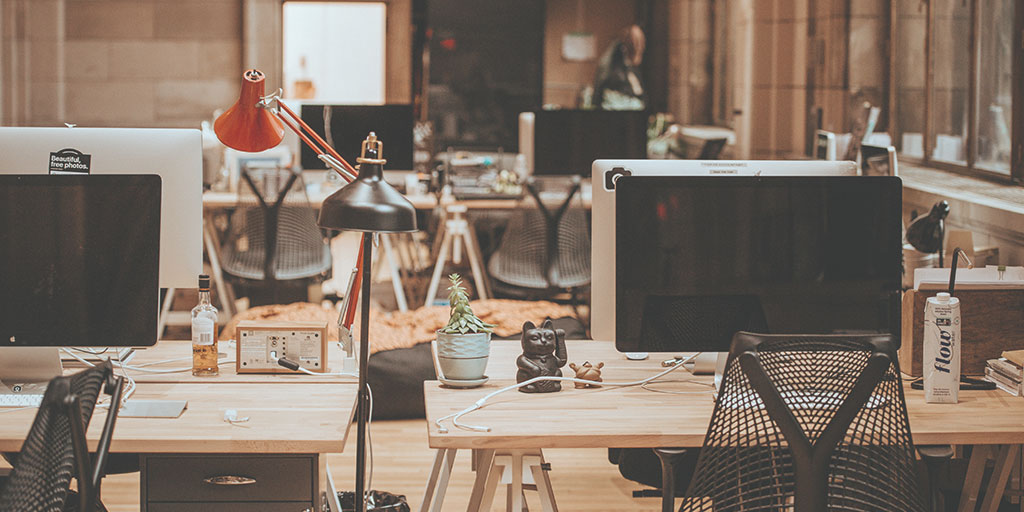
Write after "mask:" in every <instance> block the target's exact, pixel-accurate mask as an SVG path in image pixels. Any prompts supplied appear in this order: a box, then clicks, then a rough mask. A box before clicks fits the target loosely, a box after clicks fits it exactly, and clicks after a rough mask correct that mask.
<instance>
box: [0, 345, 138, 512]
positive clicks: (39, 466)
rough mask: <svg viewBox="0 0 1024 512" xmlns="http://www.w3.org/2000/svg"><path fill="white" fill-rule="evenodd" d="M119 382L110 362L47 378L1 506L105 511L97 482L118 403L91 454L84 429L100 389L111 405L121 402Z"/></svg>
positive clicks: (41, 511)
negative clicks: (73, 483) (74, 483)
mask: <svg viewBox="0 0 1024 512" xmlns="http://www.w3.org/2000/svg"><path fill="white" fill-rule="evenodd" d="M122 381H123V378H122V377H115V376H114V368H113V366H112V365H111V364H110V363H109V362H107V363H104V364H102V365H99V366H96V367H93V368H90V369H88V370H84V371H82V372H79V373H77V374H75V375H72V376H70V377H55V378H54V379H53V380H51V381H50V384H49V385H48V386H47V387H46V392H45V394H44V395H43V401H42V403H41V404H40V406H39V412H38V413H36V418H35V421H33V423H32V428H31V429H30V430H29V433H28V436H27V437H26V438H25V443H24V444H23V445H22V448H21V452H19V453H18V456H17V458H16V459H15V460H14V461H13V465H14V469H13V470H12V472H11V476H10V478H9V479H8V481H7V484H6V485H5V486H4V488H3V493H2V494H0V510H17V511H19V512H60V511H67V510H74V511H82V512H92V511H94V510H106V509H105V508H104V507H103V505H102V503H100V501H99V495H100V483H101V481H102V479H103V476H104V468H105V465H106V462H107V456H108V452H109V449H110V440H111V438H112V437H113V434H114V424H115V422H116V421H117V411H118V407H116V406H112V407H110V409H109V411H108V413H107V419H106V422H105V423H104V425H103V431H102V432H101V434H100V439H99V443H98V445H97V449H96V453H95V454H93V455H91V456H90V454H89V449H88V443H87V441H86V437H85V433H86V430H87V429H88V428H89V420H90V419H91V418H92V413H93V410H94V409H95V407H96V402H97V400H98V399H99V395H100V392H101V391H102V392H105V393H107V394H108V395H111V402H110V403H111V404H120V402H121V389H122ZM72 477H74V478H75V479H77V481H78V492H77V493H73V492H71V491H70V488H69V487H70V484H71V479H72ZM76 494H77V497H76Z"/></svg>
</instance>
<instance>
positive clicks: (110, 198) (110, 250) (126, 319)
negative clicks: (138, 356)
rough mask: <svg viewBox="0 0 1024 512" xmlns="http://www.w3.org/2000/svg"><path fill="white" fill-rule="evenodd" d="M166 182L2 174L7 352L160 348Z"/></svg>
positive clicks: (0, 320)
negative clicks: (59, 348) (45, 348)
mask: <svg viewBox="0 0 1024 512" xmlns="http://www.w3.org/2000/svg"><path fill="white" fill-rule="evenodd" d="M160 189H161V181H160V177H159V176H156V175H117V176H45V175H44V176H39V175H0V240H3V243H0V340H4V345H9V346H16V347H18V346H21V347H33V346H68V345H72V346H96V347H109V346H150V345H153V344H155V343H156V340H157V332H156V325H157V314H158V309H159V306H158V300H159V295H160V293H159V288H158V282H157V276H158V273H159V259H160Z"/></svg>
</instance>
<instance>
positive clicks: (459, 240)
mask: <svg viewBox="0 0 1024 512" xmlns="http://www.w3.org/2000/svg"><path fill="white" fill-rule="evenodd" d="M465 213H466V206H465V205H461V204H454V205H449V206H446V207H445V217H446V218H445V221H444V223H443V224H442V226H443V227H444V231H443V235H442V233H440V232H439V233H438V234H437V236H438V238H440V239H441V247H440V249H438V251H437V261H436V262H435V263H434V273H433V275H432V276H431V277H430V286H429V287H428V288H427V296H426V298H425V299H424V301H423V305H424V306H431V305H433V304H434V299H435V298H437V288H438V286H439V285H440V284H441V274H443V273H444V266H445V264H446V263H448V251H449V248H450V249H451V255H452V256H451V257H452V263H455V264H459V263H462V246H463V244H465V246H466V255H467V256H469V266H470V268H471V269H472V270H473V282H474V283H475V284H476V296H477V298H479V299H486V298H488V297H489V296H490V294H489V293H488V288H487V275H486V274H484V270H483V265H482V264H481V262H482V260H483V257H482V256H481V255H480V246H478V245H477V242H476V236H475V235H474V234H473V227H472V225H470V223H469V220H467V219H466V217H465Z"/></svg>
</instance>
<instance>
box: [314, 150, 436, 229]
mask: <svg viewBox="0 0 1024 512" xmlns="http://www.w3.org/2000/svg"><path fill="white" fill-rule="evenodd" d="M381 153H382V145H381V143H380V141H378V140H377V137H376V135H374V134H373V133H372V132H371V133H370V136H369V137H368V138H367V139H366V140H365V141H363V156H361V157H359V158H358V159H356V161H357V162H358V163H359V176H358V177H357V178H356V179H355V181H353V182H352V183H349V184H348V185H345V186H344V187H342V188H341V189H340V190H338V191H337V192H335V193H333V194H331V195H330V196H328V197H327V199H324V202H323V204H322V205H320V218H319V219H318V220H317V224H319V225H320V227H322V228H328V229H341V230H347V231H368V232H378V233H403V232H410V231H416V229H417V228H416V208H414V207H413V205H412V203H410V202H409V200H408V199H406V198H405V196H403V195H402V194H401V193H400V192H398V191H397V190H395V189H394V187H392V186H391V185H389V184H388V183H387V182H386V181H384V163H385V162H386V161H385V160H384V159H382V158H380V155H381Z"/></svg>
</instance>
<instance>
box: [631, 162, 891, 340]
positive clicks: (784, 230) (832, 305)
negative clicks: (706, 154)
mask: <svg viewBox="0 0 1024 512" xmlns="http://www.w3.org/2000/svg"><path fill="white" fill-rule="evenodd" d="M616 194H617V196H618V197H617V200H616V201H617V204H616V216H617V222H616V238H617V240H616V268H615V276H616V278H615V281H616V297H615V303H616V319H617V324H616V330H615V331H616V332H615V334H616V336H615V340H616V347H617V348H618V349H619V350H620V351H623V352H637V351H643V352H664V351H702V352H722V351H727V350H728V347H729V343H730V341H731V338H732V335H733V334H734V333H735V332H736V331H739V330H750V331H755V332H764V333H777V334H788V333H792V334H829V333H848V334H862V333H887V334H892V335H894V336H895V337H896V339H897V340H898V339H899V327H900V300H899V297H900V283H901V268H902V259H901V258H902V253H901V225H900V219H901V208H902V200H901V198H902V188H901V184H900V180H899V179H898V178H892V177H771V178H763V177H734V178H730V179H721V178H708V177H704V178H700V177H688V178H681V177H666V178H652V177H646V178H637V177H624V178H622V179H620V180H618V183H617V186H616Z"/></svg>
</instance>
